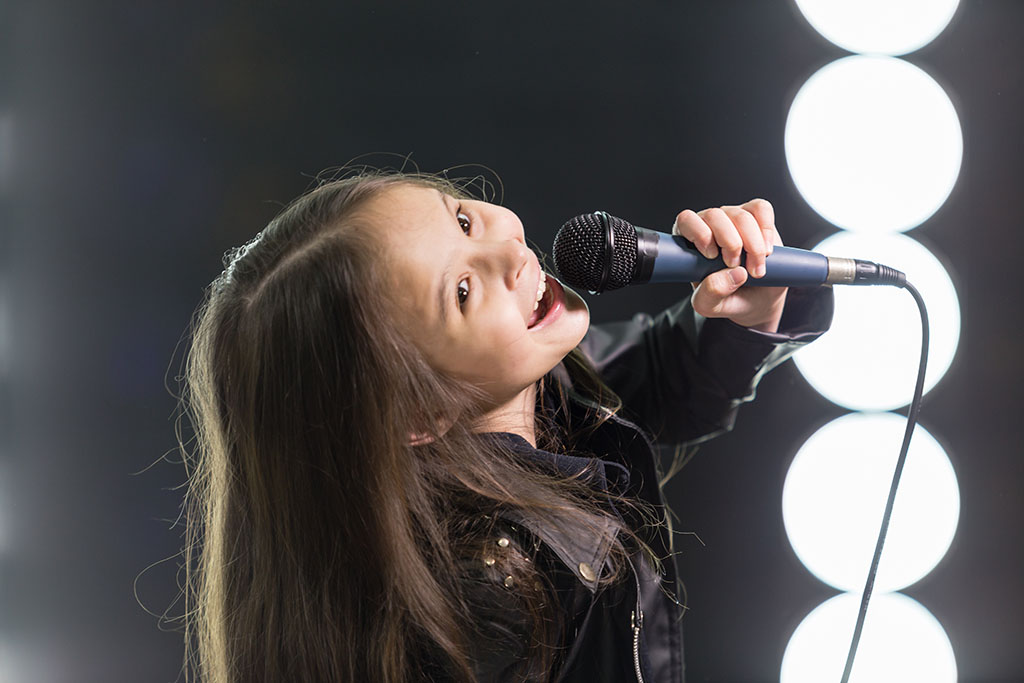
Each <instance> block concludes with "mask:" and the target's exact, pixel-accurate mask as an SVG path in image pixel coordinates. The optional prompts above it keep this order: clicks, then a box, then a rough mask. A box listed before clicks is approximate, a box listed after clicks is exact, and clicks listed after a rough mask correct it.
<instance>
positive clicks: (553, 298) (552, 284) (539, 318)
mask: <svg viewBox="0 0 1024 683" xmlns="http://www.w3.org/2000/svg"><path fill="white" fill-rule="evenodd" d="M560 290H561V286H560V285H559V284H558V280H556V279H555V278H553V277H551V276H548V277H547V278H546V283H545V289H544V292H543V295H542V296H541V298H540V299H539V300H538V301H537V308H535V309H534V310H533V313H532V314H531V315H530V319H529V320H528V321H527V323H526V327H527V329H531V328H534V327H536V326H537V325H539V324H540V323H543V322H544V321H545V320H546V319H547V318H548V317H549V314H551V313H552V312H553V311H554V309H556V308H557V306H556V305H555V304H556V303H557V301H558V299H559V296H558V295H559V292H560Z"/></svg>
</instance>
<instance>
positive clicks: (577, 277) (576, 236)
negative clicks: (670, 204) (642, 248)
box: [551, 212, 637, 294]
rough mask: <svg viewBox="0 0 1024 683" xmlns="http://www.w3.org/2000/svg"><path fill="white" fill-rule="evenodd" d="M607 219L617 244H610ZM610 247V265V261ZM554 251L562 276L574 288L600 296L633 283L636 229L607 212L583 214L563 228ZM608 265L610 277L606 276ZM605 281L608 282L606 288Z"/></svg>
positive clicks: (557, 266) (560, 230)
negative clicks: (602, 293)
mask: <svg viewBox="0 0 1024 683" xmlns="http://www.w3.org/2000/svg"><path fill="white" fill-rule="evenodd" d="M602 219H603V220H602ZM605 220H607V221H608V226H609V227H611V231H612V240H613V242H614V245H609V244H607V228H606V226H605V223H604V221H605ZM609 248H611V263H610V264H609V263H608V262H607V261H606V259H607V257H608V249H609ZM551 251H552V257H553V258H554V261H555V269H556V270H558V274H559V275H560V276H561V277H562V279H563V280H565V281H566V282H567V283H568V284H570V285H572V286H573V287H577V288H581V289H585V290H587V291H590V292H594V293H597V294H600V293H601V292H607V291H611V290H613V289H619V288H620V287H625V286H626V285H628V284H629V283H630V282H632V280H633V272H634V270H635V268H636V258H637V237H636V228H634V227H633V226H632V225H630V224H629V223H627V222H626V221H624V220H622V219H621V218H616V217H615V216H610V215H608V214H606V213H604V212H596V213H587V214H583V215H581V216H576V217H575V218H572V219H569V220H568V221H566V222H565V224H564V225H562V227H561V228H560V229H559V230H558V234H556V235H555V243H554V245H553V246H552V248H551ZM606 266H607V278H605V277H604V276H605V271H606ZM602 280H605V281H604V283H603V286H602Z"/></svg>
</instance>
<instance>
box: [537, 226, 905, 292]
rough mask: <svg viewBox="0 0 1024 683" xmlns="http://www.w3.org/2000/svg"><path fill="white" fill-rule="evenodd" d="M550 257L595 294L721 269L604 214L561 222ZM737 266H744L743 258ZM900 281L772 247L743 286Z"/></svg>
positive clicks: (844, 261)
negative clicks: (761, 272)
mask: <svg viewBox="0 0 1024 683" xmlns="http://www.w3.org/2000/svg"><path fill="white" fill-rule="evenodd" d="M552 256H553V257H554V261H555V268H556V269H557V270H558V272H559V274H560V275H561V276H562V278H563V279H564V280H565V281H566V282H567V283H568V284H570V285H572V286H573V287H579V288H581V289H586V290H587V291H590V292H593V293H595V294H600V293H601V292H607V291H611V290H613V289H618V288H620V287H625V286H627V285H641V284H645V283H649V282H654V283H657V282H699V281H700V280H703V279H704V278H705V277H707V276H708V275H710V274H711V273H714V272H715V271H718V270H721V269H723V268H725V267H726V266H725V263H724V262H723V261H722V258H721V256H719V257H718V258H715V259H708V258H704V256H703V255H702V254H701V253H700V252H699V251H697V249H696V247H694V245H693V244H692V243H691V242H689V241H688V240H687V239H685V238H683V237H678V236H675V235H667V234H665V233H663V232H658V231H656V230H648V229H647V228H640V227H637V226H635V225H632V224H631V223H628V222H627V221H624V220H622V219H621V218H617V217H615V216H611V215H609V214H607V213H605V212H604V211H595V212H593V213H588V214H583V215H580V216H576V217H575V218H573V219H571V220H568V221H566V222H565V224H564V225H563V226H562V227H561V228H560V229H559V231H558V234H556V235H555V242H554V245H553V246H552ZM740 263H741V264H745V263H746V255H745V254H743V255H741V258H740ZM905 281H906V276H905V275H904V274H903V273H901V272H900V271H898V270H896V269H894V268H889V267H888V266H883V265H880V264H877V263H873V262H871V261H862V260H860V259H849V258H839V257H835V256H825V255H824V254H819V253H817V252H813V251H806V250H804V249H794V248H793V247H775V248H774V249H773V250H772V253H771V254H770V255H769V256H768V257H767V258H766V259H765V275H764V276H763V277H758V278H755V277H750V278H748V279H747V281H746V283H745V285H744V286H748V287H816V286H819V285H833V284H842V285H894V286H903V283H904V282H905Z"/></svg>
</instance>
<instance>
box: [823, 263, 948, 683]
mask: <svg viewBox="0 0 1024 683" xmlns="http://www.w3.org/2000/svg"><path fill="white" fill-rule="evenodd" d="M900 286H901V287H903V288H904V289H906V290H907V291H908V292H910V295H911V296H912V297H914V301H916V302H917V308H918V310H919V311H920V312H921V364H920V365H919V366H918V370H917V385H916V386H915V387H914V398H913V399H912V400H911V402H910V411H909V412H908V413H907V431H906V432H904V433H903V446H902V447H901V448H900V457H899V458H898V459H897V460H896V471H895V472H893V475H892V485H891V486H890V487H889V500H887V501H886V503H885V514H883V515H882V526H881V528H880V529H879V530H878V542H877V543H876V544H875V555H874V557H873V558H871V568H870V569H868V578H867V581H866V582H865V583H864V593H863V594H862V595H861V599H860V613H858V614H857V625H856V626H855V627H854V629H853V641H852V642H851V643H850V653H849V654H848V655H847V657H846V669H844V670H843V680H842V683H848V681H849V680H850V672H851V671H852V670H853V658H854V657H855V656H856V654H857V645H858V644H859V642H860V635H861V632H862V631H863V630H864V617H865V616H866V615H867V612H868V601H869V600H870V599H871V591H872V589H873V588H874V585H875V574H876V573H877V572H878V562H879V560H880V559H881V558H882V546H884V545H885V534H886V533H887V532H888V531H889V518H890V517H892V506H893V502H894V501H895V500H896V489H897V488H898V487H899V485H900V475H902V474H903V465H904V463H906V461H907V451H908V450H909V449H910V436H911V434H913V433H914V427H916V426H917V414H918V413H919V412H920V411H921V395H922V394H923V393H924V374H925V369H926V367H927V365H928V311H927V309H926V308H925V305H924V299H923V298H922V297H921V293H920V292H918V291H917V289H916V288H915V287H914V286H913V285H912V284H910V283H909V282H903V283H901V284H900Z"/></svg>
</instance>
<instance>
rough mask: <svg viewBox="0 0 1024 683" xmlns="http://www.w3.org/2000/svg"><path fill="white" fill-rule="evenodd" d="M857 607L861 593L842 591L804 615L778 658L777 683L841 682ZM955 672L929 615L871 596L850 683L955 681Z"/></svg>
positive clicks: (903, 600) (907, 601)
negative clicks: (780, 660)
mask: <svg viewBox="0 0 1024 683" xmlns="http://www.w3.org/2000/svg"><path fill="white" fill-rule="evenodd" d="M859 607H860V595H859V594H853V593H844V594H842V595H837V596H836V597H834V598H832V599H830V600H827V601H825V602H824V603H822V604H821V605H819V606H818V607H816V608H815V609H814V610H813V611H812V612H811V613H810V614H808V615H807V616H806V617H804V620H803V621H802V622H800V625H799V626H797V628H796V630H795V631H794V632H793V636H792V637H791V638H790V639H789V644H788V645H787V646H786V652H785V654H783V656H782V669H781V671H780V674H779V680H780V682H781V683H822V682H823V681H839V680H840V679H841V678H842V674H843V668H844V667H845V666H846V655H847V652H848V651H849V649H850V640H851V639H852V638H853V628H854V625H855V624H856V623H857V611H858V608H859ZM956 674H957V670H956V658H955V657H954V656H953V647H952V645H951V644H950V642H949V637H948V636H947V635H946V631H945V630H944V629H943V628H942V625H941V624H940V623H939V622H938V621H937V620H936V619H935V617H934V616H933V615H932V613H931V612H929V611H928V610H927V609H925V608H924V606H922V605H921V603H919V602H917V601H916V600H913V599H911V598H908V597H907V596H905V595H900V594H898V593H893V594H889V595H875V596H873V597H872V599H871V602H870V604H869V606H868V613H867V617H866V618H865V621H864V631H863V632H862V634H861V640H860V645H859V646H858V648H857V657H856V659H855V660H854V664H853V671H852V672H851V675H850V683H956Z"/></svg>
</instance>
